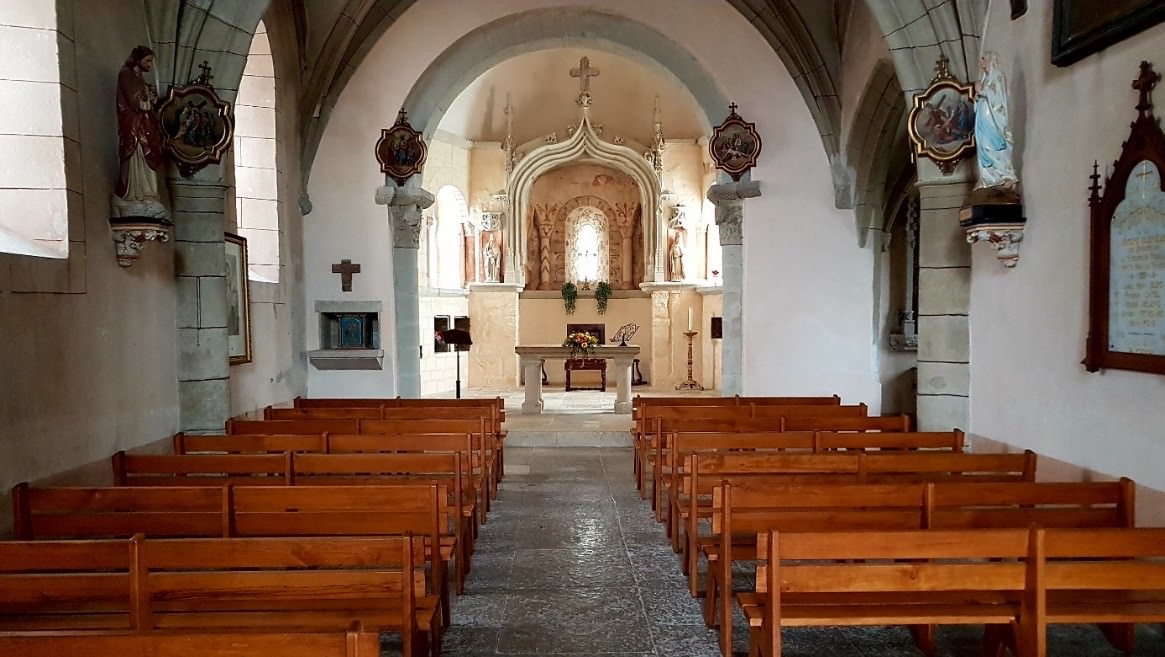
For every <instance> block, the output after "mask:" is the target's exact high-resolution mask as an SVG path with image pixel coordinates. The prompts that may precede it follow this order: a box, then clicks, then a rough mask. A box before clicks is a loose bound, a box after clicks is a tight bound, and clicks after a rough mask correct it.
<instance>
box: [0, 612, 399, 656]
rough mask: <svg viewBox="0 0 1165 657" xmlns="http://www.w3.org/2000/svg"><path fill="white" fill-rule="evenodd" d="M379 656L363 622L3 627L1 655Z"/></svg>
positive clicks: (375, 641)
mask: <svg viewBox="0 0 1165 657" xmlns="http://www.w3.org/2000/svg"><path fill="white" fill-rule="evenodd" d="M29 655H46V656H47V655H98V656H104V655H122V656H125V657H131V656H138V655H149V656H150V657H190V656H191V655H198V656H199V657H269V656H270V655H278V656H279V657H379V655H380V634H379V633H378V632H374V631H371V632H370V631H366V630H365V629H364V627H363V624H362V623H360V622H359V621H357V622H354V623H353V624H352V627H351V628H350V629H348V630H347V631H346V632H339V631H334V630H333V631H296V630H269V631H258V630H253V631H240V630H209V629H208V630H153V631H149V632H133V631H116V630H114V631H109V630H94V631H61V632H19V631H15V632H0V656H2V657H27V656H29Z"/></svg>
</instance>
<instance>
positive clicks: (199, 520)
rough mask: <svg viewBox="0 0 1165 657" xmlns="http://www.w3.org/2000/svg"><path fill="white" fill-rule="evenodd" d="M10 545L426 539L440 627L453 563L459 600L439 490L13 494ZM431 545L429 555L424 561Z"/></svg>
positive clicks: (23, 488) (452, 537) (460, 562)
mask: <svg viewBox="0 0 1165 657" xmlns="http://www.w3.org/2000/svg"><path fill="white" fill-rule="evenodd" d="M12 498H13V518H14V522H13V527H14V533H15V538H16V539H17V540H25V541H27V540H44V539H57V540H60V539H85V538H124V537H131V536H133V535H135V534H143V535H145V536H147V537H150V538H163V537H164V538H195V537H201V538H215V537H221V538H229V537H256V536H392V535H406V534H413V535H415V536H418V537H423V538H424V539H425V540H426V548H427V552H426V562H427V563H428V564H429V567H430V574H431V577H432V590H434V591H440V593H441V603H442V614H443V617H444V622H445V624H448V620H449V618H448V612H449V606H448V605H449V596H448V585H447V581H446V576H445V570H446V568H445V564H446V563H448V562H450V561H454V557H455V556H456V564H455V566H456V569H457V582H458V585H459V586H458V591H459V592H460V591H461V590H462V588H461V583H462V582H463V574H464V573H463V571H465V570H466V569H467V565H466V563H465V558H466V555H462V554H460V553H459V552H458V550H459V546H458V543H457V539H458V538H459V536H460V532H458V531H457V529H456V525H455V522H456V520H457V518H456V517H455V516H452V514H451V513H450V510H449V508H448V507H449V504H448V492H447V491H446V485H445V484H444V483H441V484H437V483H430V484H399V485H393V486H341V487H311V488H303V487H295V486H276V487H268V486H243V487H238V488H235V487H232V486H229V485H228V486H224V487H222V488H217V487H187V488H178V487H160V488H142V487H138V488H40V487H36V488H34V487H30V486H29V485H28V484H27V483H21V484H17V485H16V486H14V487H13V489H12ZM433 546H437V548H438V551H437V552H433Z"/></svg>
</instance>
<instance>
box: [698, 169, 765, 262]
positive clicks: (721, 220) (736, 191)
mask: <svg viewBox="0 0 1165 657" xmlns="http://www.w3.org/2000/svg"><path fill="white" fill-rule="evenodd" d="M758 196H760V181H758V180H748V181H744V182H735V183H721V184H718V185H712V186H711V187H709V188H708V200H709V201H712V203H713V205H715V206H716V225H717V226H718V227H719V228H720V246H738V245H741V244H743V243H744V225H743V223H744V199H746V198H756V197H758Z"/></svg>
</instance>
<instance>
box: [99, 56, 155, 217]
mask: <svg viewBox="0 0 1165 657" xmlns="http://www.w3.org/2000/svg"><path fill="white" fill-rule="evenodd" d="M153 69H154V51H153V50H150V49H149V48H147V47H146V46H137V47H135V48H134V49H133V51H132V52H130V55H129V58H128V59H126V60H125V64H124V65H123V66H122V67H121V71H120V72H118V74H117V157H118V159H119V160H120V162H121V168H120V171H119V174H118V179H117V186H116V188H115V189H114V192H113V194H114V196H113V198H112V199H111V210H112V215H113V217H114V218H121V217H144V218H150V219H161V220H166V219H167V212H166V207H165V206H163V205H162V201H161V199H160V197H159V196H158V173H159V172H160V171H162V167H163V166H164V163H165V160H164V158H163V155H162V126H161V121H160V120H159V118H158V114H157V112H156V111H155V109H154V108H155V105H156V104H157V102H158V91H157V89H156V88H155V87H154V85H152V84H150V83H149V82H147V81H146V78H145V74H146V73H149V72H150V71H152V70H153Z"/></svg>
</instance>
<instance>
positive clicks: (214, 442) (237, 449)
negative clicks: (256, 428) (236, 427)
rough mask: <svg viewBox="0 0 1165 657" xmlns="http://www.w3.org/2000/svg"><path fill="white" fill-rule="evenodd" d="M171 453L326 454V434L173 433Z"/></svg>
mask: <svg viewBox="0 0 1165 657" xmlns="http://www.w3.org/2000/svg"><path fill="white" fill-rule="evenodd" d="M172 442H173V447H174V453H175V454H195V453H211V454H279V453H283V452H326V451H328V441H327V434H322V433H321V434H225V435H224V434H220V435H199V436H192V435H189V434H186V433H176V434H174V438H173V441H172Z"/></svg>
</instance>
